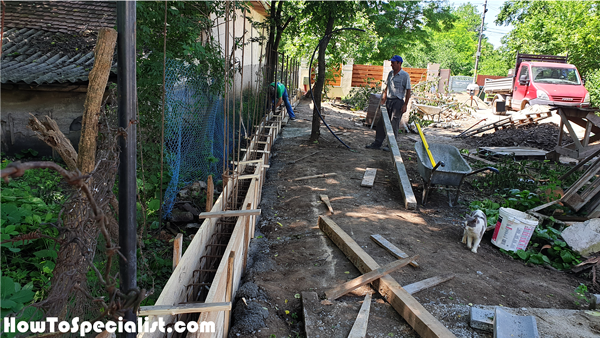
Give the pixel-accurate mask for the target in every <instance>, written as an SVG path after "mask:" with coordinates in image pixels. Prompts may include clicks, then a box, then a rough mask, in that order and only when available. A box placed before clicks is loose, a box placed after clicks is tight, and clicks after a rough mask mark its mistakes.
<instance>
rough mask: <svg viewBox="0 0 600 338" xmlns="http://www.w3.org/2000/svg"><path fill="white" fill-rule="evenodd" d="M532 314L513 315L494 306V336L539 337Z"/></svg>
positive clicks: (497, 337) (507, 337) (513, 337)
mask: <svg viewBox="0 0 600 338" xmlns="http://www.w3.org/2000/svg"><path fill="white" fill-rule="evenodd" d="M539 337H540V334H539V333H538V329H537V323H536V321H535V317H533V316H515V315H512V314H510V313H508V312H506V311H504V310H502V308H500V307H496V313H495V317H494V338H539Z"/></svg>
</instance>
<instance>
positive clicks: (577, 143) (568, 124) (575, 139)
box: [558, 109, 583, 151]
mask: <svg viewBox="0 0 600 338" xmlns="http://www.w3.org/2000/svg"><path fill="white" fill-rule="evenodd" d="M558 113H559V114H560V118H561V120H563V123H564V124H565V126H566V127H567V130H568V131H569V135H571V139H572V140H573V143H574V144H575V147H576V148H577V150H579V151H581V150H583V146H582V145H581V142H580V141H579V138H578V137H577V134H576V133H575V130H574V129H573V126H571V122H569V119H568V118H567V117H566V116H565V113H563V111H562V109H558Z"/></svg>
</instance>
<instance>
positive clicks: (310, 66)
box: [308, 28, 365, 150]
mask: <svg viewBox="0 0 600 338" xmlns="http://www.w3.org/2000/svg"><path fill="white" fill-rule="evenodd" d="M343 30H355V31H359V32H364V31H365V30H364V29H359V28H340V29H336V30H334V31H333V32H331V34H328V35H325V36H324V37H323V38H322V39H321V40H319V43H318V44H317V47H316V48H315V51H314V52H313V54H312V57H311V58H310V65H309V66H308V88H309V90H310V97H311V98H312V101H313V104H314V107H315V110H316V111H317V114H319V117H320V118H321V121H323V123H324V124H325V126H326V127H327V129H328V130H329V132H330V133H331V135H333V136H334V137H335V138H336V139H337V140H338V141H340V142H341V143H342V144H343V145H345V146H346V148H348V149H350V147H349V146H348V145H347V144H346V143H344V141H342V140H341V139H340V138H339V137H338V136H337V135H336V134H335V133H334V132H333V130H331V128H330V127H329V125H328V124H327V122H325V119H323V115H321V112H320V111H319V107H318V106H317V102H316V101H315V95H314V93H313V90H312V86H311V84H310V79H311V78H312V63H313V60H314V58H315V53H316V52H317V49H319V46H321V43H323V40H325V38H326V37H328V36H329V37H331V36H332V35H333V34H335V33H337V32H341V31H343ZM323 85H325V84H323ZM350 150H351V149H350Z"/></svg>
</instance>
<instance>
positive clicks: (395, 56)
mask: <svg viewBox="0 0 600 338" xmlns="http://www.w3.org/2000/svg"><path fill="white" fill-rule="evenodd" d="M390 61H397V62H400V63H402V62H403V60H402V57H401V56H400V55H394V56H393V57H392V58H391V59H390Z"/></svg>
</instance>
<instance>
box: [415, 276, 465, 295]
mask: <svg viewBox="0 0 600 338" xmlns="http://www.w3.org/2000/svg"><path fill="white" fill-rule="evenodd" d="M452 278H454V275H453V274H446V275H441V276H435V277H431V278H427V279H424V280H422V281H418V282H416V283H412V284H409V285H405V286H403V287H404V290H406V291H407V292H408V293H410V294H411V295H412V294H415V293H417V292H419V291H422V290H425V289H427V288H430V287H432V286H436V285H438V284H441V283H443V282H447V281H449V280H451V279H452Z"/></svg>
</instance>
